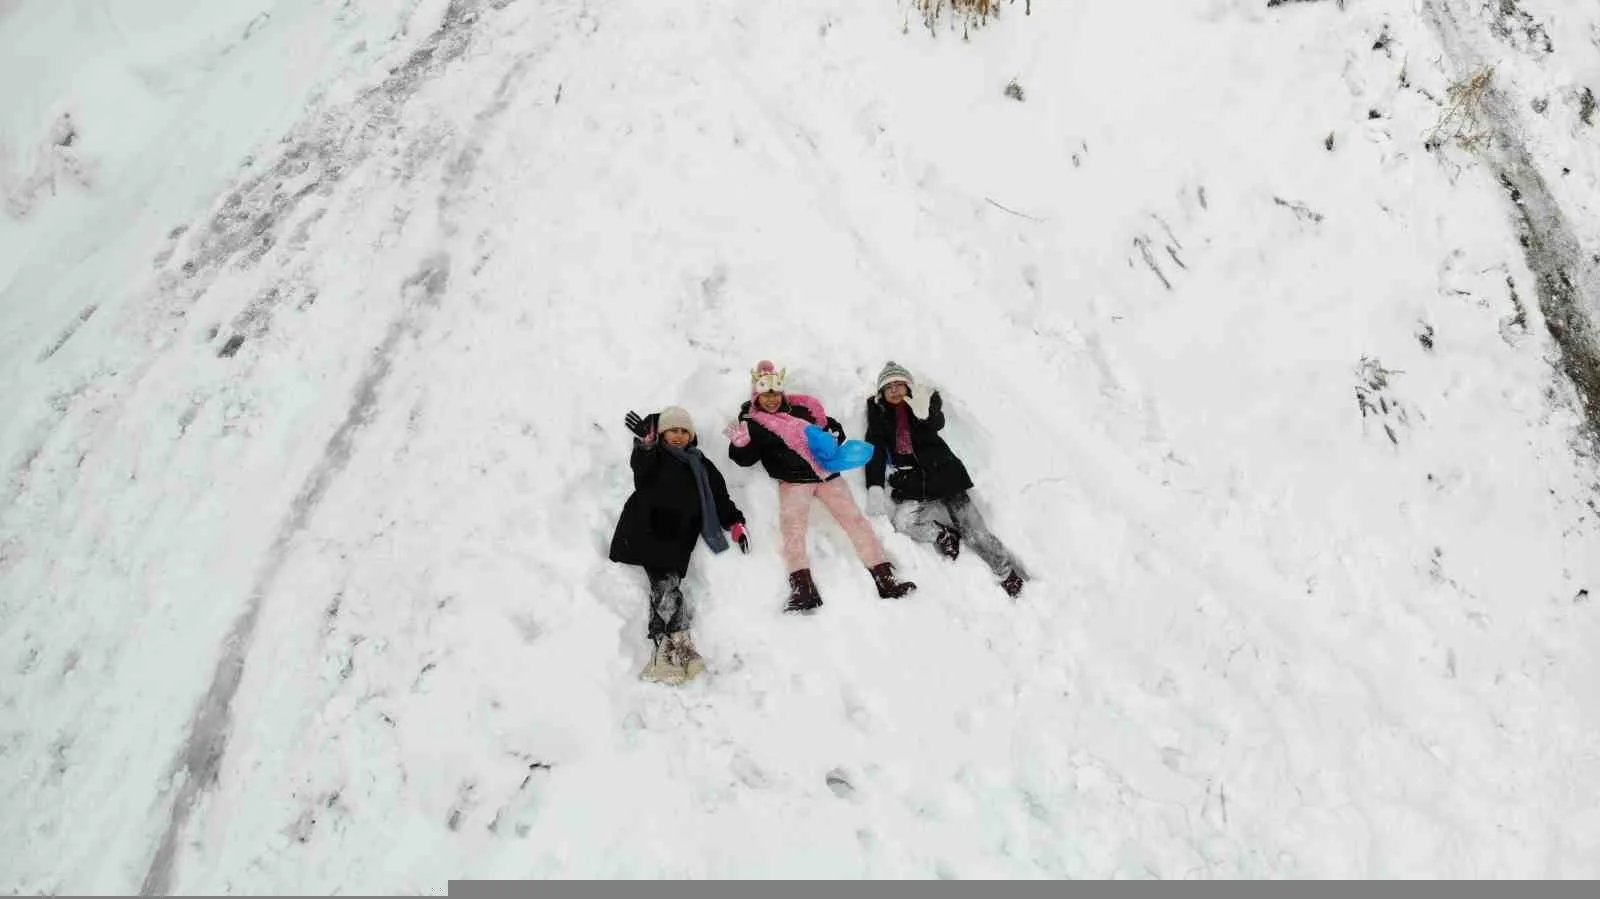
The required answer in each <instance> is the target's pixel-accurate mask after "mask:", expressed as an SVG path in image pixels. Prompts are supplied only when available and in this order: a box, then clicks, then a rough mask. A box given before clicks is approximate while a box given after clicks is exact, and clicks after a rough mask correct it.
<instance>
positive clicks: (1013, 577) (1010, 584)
mask: <svg viewBox="0 0 1600 899" xmlns="http://www.w3.org/2000/svg"><path fill="white" fill-rule="evenodd" d="M1022 584H1023V578H1022V574H1021V573H1020V572H1018V571H1017V570H1016V569H1015V568H1013V569H1011V573H1010V574H1008V575H1006V579H1005V580H1003V581H1001V582H1000V589H1002V590H1004V591H1006V595H1007V596H1009V597H1011V598H1012V599H1016V598H1017V594H1019V593H1021V592H1022Z"/></svg>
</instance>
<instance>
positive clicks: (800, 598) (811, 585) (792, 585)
mask: <svg viewBox="0 0 1600 899" xmlns="http://www.w3.org/2000/svg"><path fill="white" fill-rule="evenodd" d="M820 605H822V595H821V594H819V593H818V592H817V582H816V581H814V580H812V579H811V569H809V568H802V569H800V570H799V571H791V572H790V573H789V602H788V604H787V605H785V606H784V607H783V610H784V611H785V612H799V613H801V614H803V615H810V614H811V613H812V612H814V611H815V610H816V608H817V607H818V606H820Z"/></svg>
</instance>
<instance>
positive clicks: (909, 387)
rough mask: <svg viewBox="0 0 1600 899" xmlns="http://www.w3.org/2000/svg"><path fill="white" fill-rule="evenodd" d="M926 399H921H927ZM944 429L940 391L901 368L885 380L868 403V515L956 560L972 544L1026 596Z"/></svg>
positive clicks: (1008, 586)
mask: <svg viewBox="0 0 1600 899" xmlns="http://www.w3.org/2000/svg"><path fill="white" fill-rule="evenodd" d="M919 394H920V395H919ZM943 428H944V400H943V399H942V398H941V397H940V396H939V392H938V391H937V390H928V391H926V392H923V391H919V390H918V389H917V387H916V384H915V382H914V381H913V380H912V378H911V372H909V371H907V370H906V369H905V368H904V367H903V366H900V365H896V364H895V363H893V362H890V363H889V364H887V365H885V366H884V367H883V371H882V372H880V373H879V374H878V391H877V393H875V394H873V396H872V398H871V399H869V400H867V434H866V441H867V442H868V443H870V444H872V445H873V448H874V450H875V452H873V454H872V461H870V462H868V463H867V468H866V475H867V510H868V511H869V512H871V513H873V514H889V515H890V522H891V523H893V525H894V529H895V530H897V531H899V532H900V533H902V534H905V535H906V536H908V537H910V538H911V539H913V540H917V541H919V542H922V543H931V544H933V545H935V546H937V547H938V548H939V551H940V552H941V553H943V554H944V555H945V556H946V557H947V558H949V559H952V560H953V559H955V558H956V556H957V555H959V554H960V552H961V543H962V541H963V540H965V541H966V543H967V545H969V546H971V547H972V551H973V552H975V553H977V554H978V557H979V558H981V559H983V561H984V562H985V563H986V564H987V565H988V566H989V570H990V571H992V572H994V575H995V577H998V578H1001V579H1002V580H1001V581H1000V586H1001V587H1002V588H1003V589H1004V590H1005V591H1006V593H1007V594H1008V595H1010V596H1012V597H1016V596H1017V594H1019V593H1021V592H1022V584H1023V582H1024V580H1025V579H1026V574H1025V573H1024V572H1023V570H1022V566H1021V565H1019V564H1018V563H1017V560H1016V558H1015V557H1014V556H1012V554H1011V551H1010V550H1008V549H1006V547H1005V545H1004V544H1002V543H1001V542H1000V539H999V538H998V537H996V536H995V535H994V533H993V532H991V531H990V530H989V526H988V524H987V523H985V522H984V520H983V515H982V514H981V513H979V511H978V507H977V506H975V505H973V503H972V497H971V496H969V495H968V493H967V491H969V490H971V489H972V477H971V475H969V474H967V467H966V466H965V465H963V464H961V460H960V459H959V458H957V456H956V454H955V453H954V452H953V451H951V449H950V447H949V445H948V444H946V443H945V442H944V438H943V437H941V436H939V431H940V430H942V429H943ZM890 465H893V466H894V473H893V474H891V475H889V476H888V478H887V480H888V483H889V488H890V492H889V498H890V499H892V500H893V501H894V508H893V510H890V509H889V508H888V503H886V502H885V501H884V496H883V485H884V480H885V478H884V469H885V468H887V467H888V466H890Z"/></svg>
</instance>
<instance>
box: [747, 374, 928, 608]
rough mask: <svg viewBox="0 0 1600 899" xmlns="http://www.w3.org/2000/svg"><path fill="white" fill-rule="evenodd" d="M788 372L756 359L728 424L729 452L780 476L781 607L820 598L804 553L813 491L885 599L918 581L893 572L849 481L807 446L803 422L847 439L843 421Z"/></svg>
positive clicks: (903, 592)
mask: <svg viewBox="0 0 1600 899" xmlns="http://www.w3.org/2000/svg"><path fill="white" fill-rule="evenodd" d="M786 372H787V369H785V370H783V371H779V370H778V369H777V367H776V366H775V365H773V364H772V363H771V362H768V361H765V360H763V361H762V362H760V363H759V364H757V365H756V367H755V369H754V370H753V371H751V373H750V399H749V400H746V401H745V403H744V405H743V406H740V407H739V420H738V421H736V422H734V423H733V424H732V425H730V426H729V427H728V429H727V431H726V434H727V437H728V458H730V459H732V460H733V461H734V462H736V463H738V464H739V465H740V466H741V467H744V468H749V467H750V466H752V465H755V464H756V463H757V462H760V463H761V464H762V466H763V467H765V468H766V470H767V474H768V475H770V476H771V477H772V478H773V480H775V481H777V482H778V520H779V525H780V529H781V531H782V533H783V561H784V564H785V565H786V566H787V567H788V569H789V591H790V592H789V601H788V604H787V605H786V606H785V607H784V611H786V612H807V613H809V612H810V611H811V610H813V609H815V608H817V607H818V606H820V605H822V597H821V595H819V594H818V592H817V585H816V582H815V581H814V580H813V579H812V577H811V564H810V562H809V561H808V559H807V554H806V531H807V524H808V519H809V518H810V516H811V500H812V499H813V498H816V499H818V500H820V501H821V502H822V505H823V507H824V508H826V509H827V510H828V512H829V514H831V515H833V518H834V520H835V521H837V522H839V526H840V527H842V528H844V532H845V533H846V534H847V535H849V537H850V543H851V545H853V546H854V547H855V551H856V555H857V556H858V557H859V558H860V559H861V562H862V564H863V565H866V566H867V571H868V572H869V573H870V574H871V575H872V580H873V582H874V584H875V585H876V586H877V588H878V595H879V596H880V597H883V598H884V599H898V598H900V597H902V596H905V595H906V594H907V593H910V592H911V591H913V590H915V589H916V588H917V585H916V584H913V583H911V582H910V581H898V580H896V579H895V576H894V566H893V565H892V564H890V562H889V561H888V560H887V558H886V557H885V556H884V552H883V545H882V544H881V543H879V542H878V536H877V534H874V533H873V532H872V525H870V524H868V523H867V519H866V518H865V517H864V516H863V515H862V514H861V510H860V509H859V508H858V507H857V506H856V501H855V497H853V496H851V495H850V488H849V487H846V486H845V482H844V481H843V480H842V479H841V478H840V477H839V473H838V472H837V471H830V470H829V469H828V468H827V467H826V466H825V465H824V464H823V463H822V462H821V461H819V460H818V458H817V455H816V452H815V451H814V450H813V449H812V447H811V446H810V441H809V439H808V437H807V433H806V428H807V426H811V425H815V426H817V427H821V428H826V429H827V430H828V431H829V432H830V433H832V434H833V435H834V436H835V437H837V438H838V440H839V442H840V443H841V444H842V443H844V441H845V436H844V428H843V426H841V425H840V424H839V423H838V422H837V421H835V420H834V419H832V418H829V417H828V413H827V412H826V411H825V410H824V409H823V407H822V403H820V402H818V401H817V400H816V399H815V398H814V397H809V396H805V395H803V394H798V393H792V394H791V393H785V392H784V389H783V388H784V376H785V373H786ZM858 464H859V463H858Z"/></svg>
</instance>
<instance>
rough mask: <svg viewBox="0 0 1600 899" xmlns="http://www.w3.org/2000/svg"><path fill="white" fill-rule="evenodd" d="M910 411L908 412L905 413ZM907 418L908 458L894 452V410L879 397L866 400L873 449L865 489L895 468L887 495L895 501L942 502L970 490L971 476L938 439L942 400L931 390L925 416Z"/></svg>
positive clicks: (868, 435) (942, 413) (868, 434)
mask: <svg viewBox="0 0 1600 899" xmlns="http://www.w3.org/2000/svg"><path fill="white" fill-rule="evenodd" d="M907 411H908V412H909V411H910V410H909V409H908V410H907ZM910 418H911V455H909V456H901V455H898V454H896V453H895V452H894V433H895V409H894V406H893V405H892V404H890V403H888V402H886V401H885V400H884V399H883V397H882V396H874V397H872V398H871V399H869V400H867V437H866V440H867V442H868V443H870V444H872V446H873V450H874V452H873V454H872V460H871V461H869V462H868V463H867V486H868V487H869V488H871V487H882V486H883V484H884V476H883V472H884V468H885V466H886V465H887V464H888V463H890V462H893V463H894V464H895V466H896V467H897V468H898V469H899V470H897V471H896V472H895V473H894V474H892V475H890V476H889V479H888V480H889V495H890V496H891V497H893V498H894V499H895V500H896V501H900V500H924V499H945V498H947V497H950V496H954V495H955V494H957V493H960V492H961V491H963V490H971V489H972V477H971V476H970V475H968V474H967V467H966V466H965V465H962V464H961V460H960V459H958V458H956V454H955V453H953V452H951V450H950V447H949V446H948V445H947V444H946V443H945V442H944V438H943V437H940V436H939V431H940V429H942V428H943V427H944V399H943V397H940V396H939V392H938V391H937V390H935V391H934V392H933V395H932V396H930V397H928V417H927V418H926V419H921V418H918V417H917V416H916V414H915V413H912V414H911V415H910Z"/></svg>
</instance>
